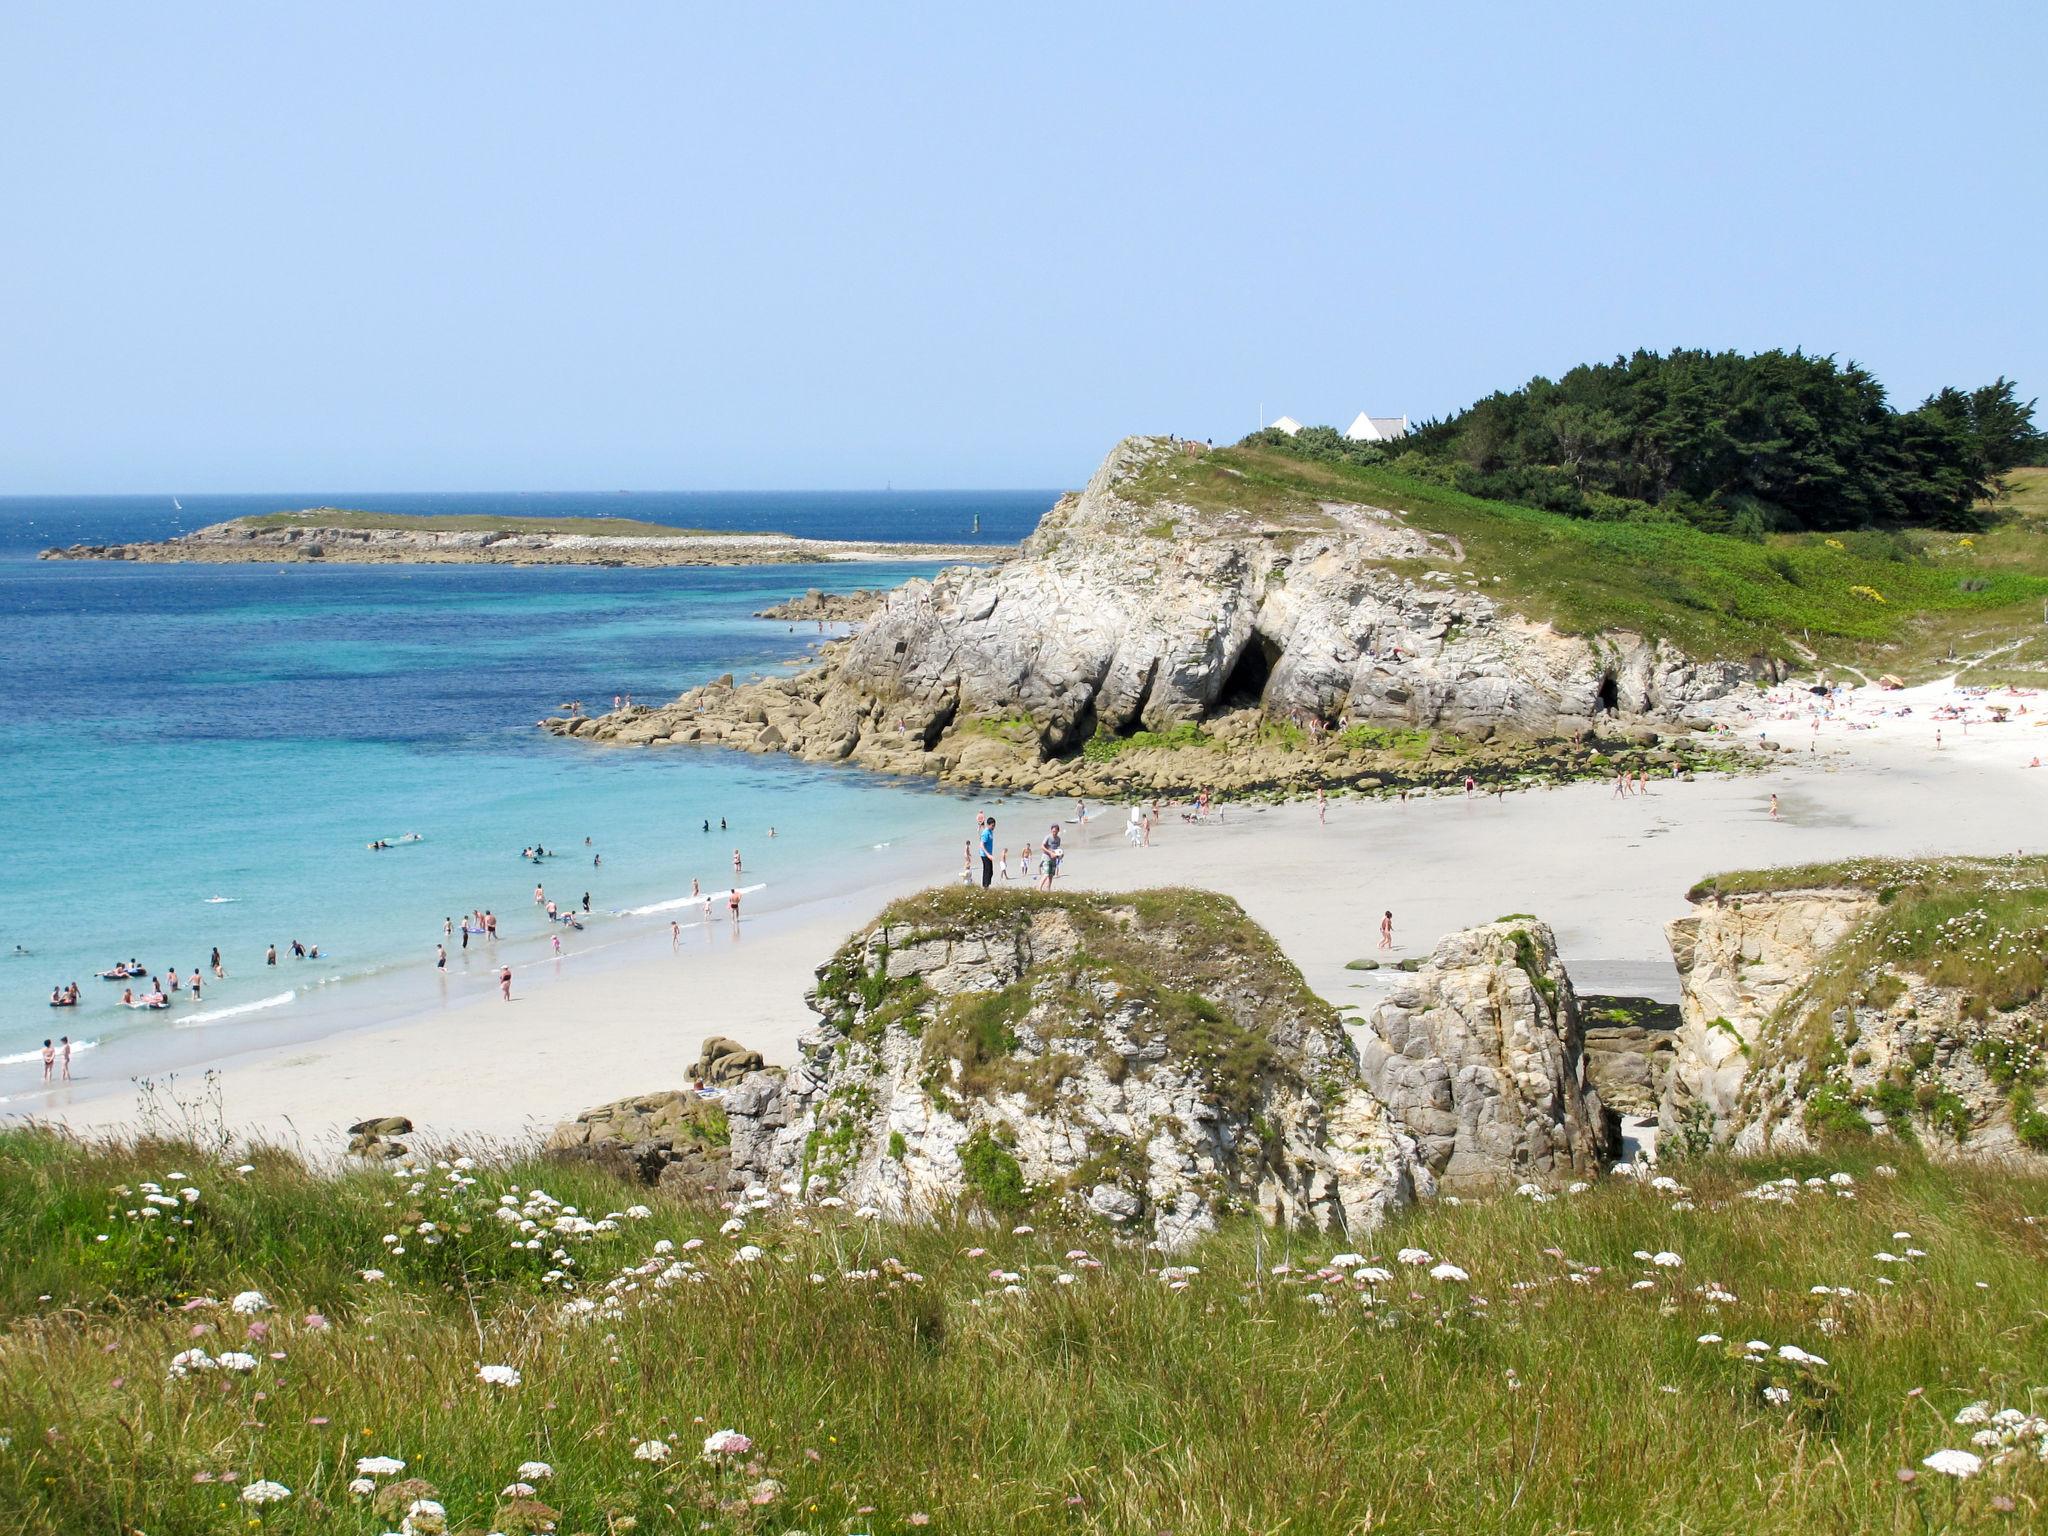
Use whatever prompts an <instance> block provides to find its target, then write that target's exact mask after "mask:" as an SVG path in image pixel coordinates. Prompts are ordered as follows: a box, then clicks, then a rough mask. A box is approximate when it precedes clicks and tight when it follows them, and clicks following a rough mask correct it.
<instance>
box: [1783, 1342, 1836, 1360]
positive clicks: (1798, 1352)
mask: <svg viewBox="0 0 2048 1536" xmlns="http://www.w3.org/2000/svg"><path fill="white" fill-rule="evenodd" d="M1778 1358H1779V1359H1780V1360H1790V1361H1791V1362H1792V1363H1793V1364H1794V1365H1826V1364H1827V1361H1825V1360H1823V1359H1821V1357H1820V1356H1819V1355H1809V1354H1808V1353H1807V1352H1806V1351H1805V1350H1803V1349H1801V1348H1800V1347H1799V1346H1798V1345H1797V1344H1780V1345H1779V1346H1778Z"/></svg>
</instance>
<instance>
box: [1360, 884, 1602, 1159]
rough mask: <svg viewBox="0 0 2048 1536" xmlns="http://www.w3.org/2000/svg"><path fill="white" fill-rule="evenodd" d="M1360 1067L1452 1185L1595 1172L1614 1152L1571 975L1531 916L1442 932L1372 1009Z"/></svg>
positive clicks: (1553, 942)
mask: <svg viewBox="0 0 2048 1536" xmlns="http://www.w3.org/2000/svg"><path fill="white" fill-rule="evenodd" d="M1359 1064H1360V1066H1361V1068H1362V1070H1363V1072H1364V1076H1365V1080H1366V1082H1367V1084H1368V1085H1369V1086H1370V1087H1371V1089H1372V1091H1373V1093H1374V1094H1375V1095H1376V1096H1377V1097H1378V1099H1379V1100H1380V1102H1381V1103H1383V1104H1384V1105H1385V1106H1386V1108H1387V1112H1388V1113H1389V1114H1390V1115H1392V1116H1393V1118H1394V1119H1395V1121H1396V1122H1397V1123H1398V1124H1400V1125H1401V1126H1402V1127H1403V1128H1404V1129H1406V1130H1407V1131H1408V1132H1409V1133H1410V1134H1411V1135H1412V1136H1413V1137H1414V1138H1415V1144H1416V1149H1417V1154H1418V1156H1419V1157H1420V1158H1421V1160H1422V1162H1423V1164H1424V1165H1425V1166H1426V1167H1427V1168H1428V1169H1429V1171H1430V1172H1431V1173H1432V1174H1433V1175H1434V1176H1435V1178H1436V1182H1437V1183H1438V1185H1439V1186H1440V1187H1442V1188H1443V1189H1445V1190H1448V1191H1454V1192H1462V1191H1474V1192H1483V1191H1487V1190H1493V1189H1498V1188H1500V1187H1501V1186H1502V1185H1504V1184H1511V1183H1519V1182H1521V1181H1523V1180H1538V1181H1543V1180H1556V1179H1562V1178H1568V1177H1572V1176H1583V1177H1591V1176H1593V1175H1595V1174H1597V1173H1599V1172H1600V1171H1601V1170H1603V1169H1604V1168H1605V1167H1606V1166H1607V1164H1608V1163H1609V1162H1611V1161H1612V1160H1613V1158H1614V1157H1615V1155H1616V1154H1617V1152H1618V1151H1619V1149H1620V1143H1619V1137H1618V1127H1617V1124H1616V1123H1615V1121H1614V1119H1613V1117H1612V1116H1611V1115H1609V1114H1608V1113H1607V1112H1606V1111H1605V1110H1604V1109H1603V1107H1602V1105H1601V1103H1600V1096H1599V1094H1598V1093H1597V1092H1596V1091H1595V1090H1594V1089H1593V1087H1592V1085H1591V1083H1590V1082H1589V1081H1588V1080H1587V1076H1586V1057H1585V1041H1584V1035H1583V1026H1582V1023H1581V1020H1580V1017H1579V1003H1578V998H1577V997H1576V996H1575V995H1574V993H1573V991H1572V983H1571V978H1570V977H1569V976H1568V975H1566V974H1565V969H1564V966H1563V964H1562V963H1561V962H1560V961H1559V960H1558V957H1557V942H1556V939H1555V938H1554V937H1553V936H1552V934H1551V931H1550V929H1549V927H1548V926H1547V925H1545V924H1543V923H1540V922H1537V921H1535V920H1534V919H1507V920H1503V921H1501V922H1496V923H1489V924H1486V925H1485V926H1483V927H1478V928H1469V929H1466V930H1464V931H1463V932H1460V933H1453V934H1450V935H1448V936H1446V937H1445V938H1444V939H1443V940H1441V941H1440V942H1439V943H1438V944H1437V947H1436V949H1435V950H1434V951H1433V952H1432V953H1431V955H1430V957H1429V959H1428V960H1427V961H1426V962H1425V963H1424V964H1423V965H1422V967H1421V968H1420V969H1418V970H1417V971H1415V972H1413V973H1412V974H1411V975H1409V976H1408V977H1406V978H1404V979H1403V980H1402V982H1401V983H1400V984H1399V986H1398V987H1397V989H1396V990H1395V992H1394V993H1393V995H1392V996H1391V997H1389V998H1388V1000H1387V1001H1386V1002H1384V1003H1382V1004H1381V1005H1380V1006H1379V1007H1378V1008H1377V1009H1375V1010H1374V1012H1373V1015H1372V1017H1371V1020H1370V1021H1369V1025H1368V1035H1367V1038H1366V1040H1365V1042H1364V1043H1363V1044H1362V1045H1361V1047H1360V1049H1359Z"/></svg>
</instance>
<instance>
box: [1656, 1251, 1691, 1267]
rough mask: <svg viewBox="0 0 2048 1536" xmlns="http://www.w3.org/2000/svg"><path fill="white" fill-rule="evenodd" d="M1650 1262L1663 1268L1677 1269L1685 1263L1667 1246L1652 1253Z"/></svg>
mask: <svg viewBox="0 0 2048 1536" xmlns="http://www.w3.org/2000/svg"><path fill="white" fill-rule="evenodd" d="M1650 1262H1651V1263H1652V1264H1656V1265H1658V1266H1660V1267H1662V1268H1664V1269H1677V1268H1679V1267H1680V1266H1681V1265H1683V1264H1684V1263H1685V1260H1683V1259H1681V1258H1680V1257H1679V1256H1678V1255H1677V1254H1675V1253H1673V1252H1672V1251H1671V1250H1670V1249H1669V1248H1666V1249H1664V1250H1663V1251H1662V1252H1661V1253H1656V1254H1652V1255H1651V1257H1650Z"/></svg>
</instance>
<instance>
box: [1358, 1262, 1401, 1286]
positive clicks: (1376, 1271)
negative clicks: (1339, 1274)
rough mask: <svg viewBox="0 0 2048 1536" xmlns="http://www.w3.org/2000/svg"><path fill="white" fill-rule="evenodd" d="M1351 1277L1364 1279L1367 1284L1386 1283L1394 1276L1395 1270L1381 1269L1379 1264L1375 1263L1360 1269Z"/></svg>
mask: <svg viewBox="0 0 2048 1536" xmlns="http://www.w3.org/2000/svg"><path fill="white" fill-rule="evenodd" d="M1351 1278H1352V1279H1354V1280H1363V1281H1364V1282H1365V1283H1366V1284H1367V1285H1385V1284H1386V1283H1387V1282H1388V1281H1389V1280H1391V1279H1393V1278H1394V1272H1393V1271H1392V1270H1391V1269H1381V1268H1380V1267H1379V1266H1378V1265H1377V1264H1374V1265H1368V1266H1367V1267H1366V1268H1364V1269H1361V1270H1359V1271H1358V1272H1357V1273H1356V1274H1354V1275H1353V1276H1352V1277H1351Z"/></svg>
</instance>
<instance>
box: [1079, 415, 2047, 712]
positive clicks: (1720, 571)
mask: <svg viewBox="0 0 2048 1536" xmlns="http://www.w3.org/2000/svg"><path fill="white" fill-rule="evenodd" d="M2043 473H2044V472H2028V471H2021V472H2018V474H2017V475H2016V477H2015V478H2014V481H2013V487H2014V489H2013V498H2012V502H2011V504H2010V505H2009V507H2008V508H2005V509H2003V510H2008V511H2010V512H2011V514H2012V515H2011V517H2010V518H2009V520H2008V521H2007V522H2006V523H2005V524H2004V525H2002V526H2001V527H1999V528H1997V529H1994V530H1993V531H1991V532H1989V533H1985V534H1968V535H1965V534H1953V533H1936V532H1919V531H1912V532H1906V533H1897V534H1894V533H1878V532H1867V531H1866V532H1858V533H1843V534H1832V535H1823V534H1787V535H1777V536H1773V537H1771V538H1769V539H1766V540H1763V541H1760V542H1759V541H1755V540H1749V539H1743V538H1738V537H1735V536H1732V535H1727V534H1717V533H1708V532H1704V531H1702V530H1700V529H1697V528H1693V527H1690V526H1687V525H1684V524H1679V523H1626V522H1599V521H1595V520H1591V519H1587V518H1575V517H1567V516H1564V515H1562V514H1559V513H1554V512H1544V511H1539V510H1537V509H1535V508H1532V507H1521V506H1515V505H1512V504H1510V503H1506V502H1497V501H1488V500H1484V499H1482V498H1480V497H1476V496H1470V495H1466V494H1464V493H1463V492H1460V491H1456V490H1452V489H1450V488H1448V487H1445V486H1441V485H1437V484H1434V483H1432V482H1430V481H1427V480H1422V479H1417V478H1415V477H1414V476H1411V475H1406V474H1403V473H1401V472H1399V471H1397V470H1395V469H1392V468H1390V467H1387V466H1379V465H1374V466H1367V465H1352V464H1334V463H1320V462H1315V461H1312V460H1307V459H1302V458H1297V457H1294V456H1292V455H1290V454H1287V453H1285V452H1283V451H1281V450H1279V449H1276V448H1271V447H1266V446H1260V445H1251V446H1238V447H1233V448H1219V449H1215V450H1213V451H1211V452H1208V453H1204V454H1196V455H1174V456H1171V457H1167V458H1162V459H1160V460H1158V461H1156V462H1154V463H1152V464H1150V465H1148V466H1147V467H1146V468H1145V469H1144V470H1143V471H1142V472H1140V473H1139V474H1138V475H1137V476H1136V477H1135V478H1134V479H1133V480H1132V481H1131V482H1129V483H1127V484H1126V485H1124V486H1123V487H1120V494H1122V495H1124V496H1125V497H1126V498H1127V499H1129V500H1131V501H1133V502H1136V503H1138V504H1140V505H1151V504H1154V503H1165V502H1171V503H1177V504H1181V505H1186V506H1191V507H1194V508H1196V509H1198V510H1202V511H1207V512H1211V513H1223V512H1226V511H1231V510H1236V511H1241V512H1244V513H1248V514H1250V515H1251V516H1253V517H1256V518H1262V519H1266V520H1268V521H1270V522H1272V523H1274V524H1276V525H1279V526H1283V527H1292V528H1296V529H1299V530H1300V531H1302V532H1304V533H1307V532H1314V531H1316V530H1318V529H1321V528H1326V527H1328V526H1330V524H1331V519H1330V518H1329V517H1328V515H1327V514H1324V513H1323V512H1322V511H1321V510H1320V505H1319V504H1320V503H1323V502H1346V503H1354V504H1359V505H1365V506H1373V507H1381V508H1385V509H1388V510H1390V511H1397V512H1401V513H1405V514H1406V519H1405V520H1406V521H1407V523H1408V524H1409V525H1410V526H1413V527H1416V528H1421V529H1426V530H1428V531H1430V532H1432V533H1438V534H1444V535H1447V536H1449V537H1450V538H1453V539H1455V540H1457V541H1458V543H1459V545H1460V546H1462V549H1463V551H1464V556H1465V558H1464V560H1463V561H1462V562H1457V561H1453V560H1451V559H1449V558H1442V559H1432V560H1428V561H1420V560H1404V561H1390V562H1388V563H1389V566H1390V568H1393V569H1397V570H1405V571H1408V572H1410V573H1414V574H1419V573H1421V572H1424V571H1427V570H1432V569H1434V570H1440V571H1444V572H1446V573H1449V574H1451V575H1453V576H1454V577H1456V578H1457V579H1460V580H1462V579H1464V578H1465V577H1468V576H1469V577H1476V578H1477V586H1476V590H1478V591H1480V592H1482V593H1484V594H1486V595H1487V596H1489V597H1492V598H1495V599H1496V600H1498V601H1499V602H1500V603H1501V604H1502V605H1503V606H1504V607H1506V608H1508V609H1509V610H1511V611H1513V612H1517V613H1521V614H1525V615H1527V616H1528V617H1530V618H1533V619H1537V620H1542V621H1547V622H1549V623H1552V624H1554V625H1556V626H1557V627H1558V628H1559V629H1561V630H1564V631H1566V632H1568V633H1572V634H1596V633H1599V632H1601V631H1605V630H1616V629H1625V630H1631V631H1634V632H1636V633H1638V634H1643V635H1649V636H1653V637H1658V638H1662V639H1666V640H1669V641H1670V642H1672V643H1673V644H1674V645H1676V646H1678V647H1679V648H1680V649H1682V650H1685V651H1687V652H1689V653H1690V654H1692V655H1695V656H1702V657H1715V656H1725V657H1733V658H1737V659H1746V658H1748V657H1751V656H1758V655H1769V656H1777V657H1781V658H1783V659H1785V660H1788V661H1794V662H1803V661H1805V660H1806V659H1807V653H1818V655H1819V657H1820V659H1821V661H1822V662H1824V663H1826V662H1839V663H1843V664H1847V665H1852V666H1860V667H1864V668H1867V669H1872V672H1873V675H1875V672H1876V671H1878V670H1892V671H1898V672H1900V673H1901V675H1904V676H1907V677H1909V679H1910V680H1915V681H1917V680H1918V679H1919V677H1920V676H1921V675H1923V674H1928V675H1931V673H1932V672H1933V671H1934V670H1938V669H1939V667H1940V665H1941V663H1942V662H1943V661H1944V660H1945V659H1946V657H1947V655H1948V654H1949V652H1950V650H1951V649H1954V650H1956V651H1957V652H1958V653H1960V654H1965V655H1967V654H1969V652H1970V651H1971V650H1973V649H1975V650H1986V649H1991V648H1995V647H2000V646H2011V647H2012V648H2013V649H2012V650H2011V651H2010V652H2009V654H2006V655H2003V656H2002V657H2000V658H1999V660H2000V662H2001V665H2002V667H2003V668H2004V669H2005V670H2004V671H2002V672H2001V673H1999V674H1997V675H1998V676H2001V677H2002V676H2004V675H2006V674H2007V673H2009V672H2012V671H2014V670H2015V669H2017V670H2018V671H2020V672H2023V673H2024V672H2025V671H2026V667H2027V666H2028V665H2037V666H2042V667H2048V645H2044V644H2042V643H2039V642H2038V640H2037V636H2038V632H2039V630H2040V628H2041V625H2040V619H2041V613H2042V604H2043V603H2044V602H2048V519H2044V518H2043V517H2041V516H2038V515H2036V514H2035V511H2034V509H2035V507H2036V505H2037V503H2038V502H2039V501H2040V499H2041V498H2042V496H2043V494H2044V493H2043V491H2042V489H2041V486H2042V483H2043V482H2042V481H2040V480H2038V479H2037V478H2035V477H2036V476H2038V475H2041V474H2043ZM2027 675H2031V674H2027ZM2042 676H2048V671H2044V672H2043V673H2042ZM1991 677H1992V674H1986V677H1985V679H1984V680H1987V681H1989V680H1991ZM2036 680H2039V679H2038V678H2037V679H2036Z"/></svg>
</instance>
